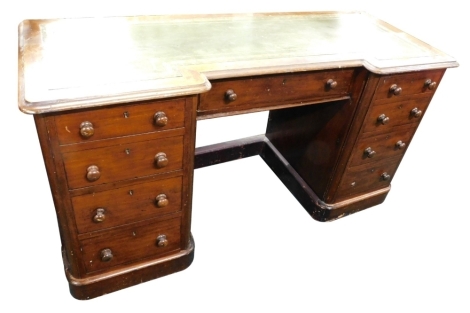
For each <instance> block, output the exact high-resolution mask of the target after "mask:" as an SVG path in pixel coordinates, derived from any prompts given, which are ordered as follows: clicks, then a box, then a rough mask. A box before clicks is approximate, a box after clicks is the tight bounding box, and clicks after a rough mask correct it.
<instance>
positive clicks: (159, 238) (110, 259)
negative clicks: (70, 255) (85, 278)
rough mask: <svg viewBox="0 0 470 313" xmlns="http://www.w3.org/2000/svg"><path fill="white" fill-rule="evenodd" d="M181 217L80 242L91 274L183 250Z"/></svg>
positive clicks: (111, 231)
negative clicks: (181, 243) (181, 246)
mask: <svg viewBox="0 0 470 313" xmlns="http://www.w3.org/2000/svg"><path fill="white" fill-rule="evenodd" d="M180 222H181V218H180V217H177V218H172V219H168V220H166V221H163V222H161V221H160V222H149V223H147V224H145V225H141V223H137V224H132V225H127V226H123V227H118V228H116V229H113V230H110V231H106V232H103V233H102V234H100V235H98V236H96V237H93V238H90V239H84V240H82V241H81V242H80V251H81V253H82V260H83V262H84V265H85V268H86V270H87V272H88V273H90V272H94V271H97V270H102V269H106V268H110V267H113V266H116V265H119V264H123V263H126V262H130V261H138V260H140V259H144V258H147V257H151V256H152V257H155V256H159V255H162V256H163V255H165V254H167V253H169V252H173V251H176V250H178V249H179V248H180V238H181V235H180Z"/></svg>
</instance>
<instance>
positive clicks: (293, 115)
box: [266, 69, 366, 200]
mask: <svg viewBox="0 0 470 313" xmlns="http://www.w3.org/2000/svg"><path fill="white" fill-rule="evenodd" d="M365 74H366V72H364V71H363V70H362V69H357V70H355V71H354V83H351V84H350V85H349V86H348V94H349V95H351V96H352V98H351V99H349V100H344V101H335V102H327V103H323V104H316V105H310V106H303V107H298V108H288V109H281V110H272V111H270V113H269V119H268V126H267V129H266V137H267V138H268V139H269V140H270V141H271V142H272V143H273V144H274V146H275V147H276V148H277V149H278V150H279V151H280V153H281V154H282V155H283V156H284V157H285V158H286V159H287V161H289V163H290V164H291V165H292V167H293V168H294V169H295V170H296V171H297V172H298V173H299V174H300V175H301V176H302V178H303V179H304V180H305V181H306V182H307V183H308V185H309V186H310V188H312V189H313V190H314V191H315V193H316V194H317V195H319V196H320V198H321V199H323V200H325V197H326V196H327V194H328V192H329V185H330V184H331V180H332V178H333V177H332V175H333V174H334V173H335V171H336V169H337V167H338V160H339V159H340V158H341V152H342V151H343V147H344V145H345V143H346V138H347V134H348V132H349V129H350V125H351V122H352V120H353V119H354V116H355V112H356V105H357V102H358V98H359V95H360V93H361V92H362V88H363V86H364V83H365V79H366V76H365Z"/></svg>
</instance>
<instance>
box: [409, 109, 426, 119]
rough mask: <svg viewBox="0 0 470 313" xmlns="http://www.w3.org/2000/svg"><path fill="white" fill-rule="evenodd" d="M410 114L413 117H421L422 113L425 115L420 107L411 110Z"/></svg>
mask: <svg viewBox="0 0 470 313" xmlns="http://www.w3.org/2000/svg"><path fill="white" fill-rule="evenodd" d="M410 114H411V116H412V117H415V118H419V117H421V115H423V111H421V110H420V109H418V108H414V109H413V110H411V112H410Z"/></svg>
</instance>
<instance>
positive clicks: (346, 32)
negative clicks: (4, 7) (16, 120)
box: [18, 12, 458, 113]
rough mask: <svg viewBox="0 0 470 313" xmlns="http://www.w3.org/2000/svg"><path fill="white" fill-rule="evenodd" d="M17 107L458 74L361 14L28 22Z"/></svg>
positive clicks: (436, 54)
mask: <svg viewBox="0 0 470 313" xmlns="http://www.w3.org/2000/svg"><path fill="white" fill-rule="evenodd" d="M18 58H19V60H18V63H19V64H18V65H19V106H20V109H21V110H22V111H23V112H25V113H46V112H54V111H61V110H68V109H77V108H82V107H93V106H100V105H106V104H112V103H120V102H127V101H137V100H146V99H157V98H165V97H172V96H180V95H187V94H195V93H201V92H205V91H207V90H209V89H210V83H209V82H208V80H207V78H209V79H217V78H229V77H239V76H246V75H262V74H274V73H283V72H291V71H305V70H321V69H333V68H342V67H359V66H364V67H366V68H367V69H369V70H370V71H371V72H374V73H378V74H391V73H397V72H406V71H416V70H426V69H435V68H448V67H455V66H458V64H457V62H456V61H455V60H454V59H453V58H452V57H450V56H448V55H446V54H444V53H442V52H441V51H439V50H437V49H435V48H433V47H431V46H429V45H427V44H425V43H423V42H422V41H420V40H418V39H416V38H414V37H412V36H410V35H408V34H406V33H404V32H402V31H400V30H398V29H396V28H394V27H393V26H391V25H389V24H387V23H385V22H383V21H380V20H377V19H375V18H373V17H371V16H370V15H368V14H365V13H360V12H359V13H358V12H352V13H338V12H323V13H276V14H243V15H203V16H146V17H144V16H141V17H107V18H78V19H63V20H27V21H23V22H22V23H21V24H20V25H19V54H18Z"/></svg>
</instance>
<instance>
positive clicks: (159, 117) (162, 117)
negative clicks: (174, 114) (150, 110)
mask: <svg viewBox="0 0 470 313" xmlns="http://www.w3.org/2000/svg"><path fill="white" fill-rule="evenodd" d="M153 120H154V122H155V125H157V126H165V125H166V124H168V117H167V116H166V114H165V112H162V111H159V112H157V113H155V115H154V116H153Z"/></svg>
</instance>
